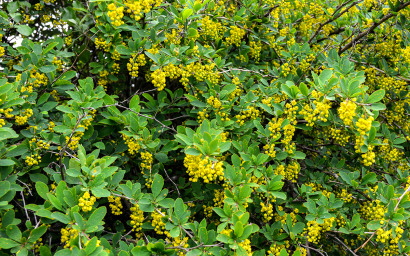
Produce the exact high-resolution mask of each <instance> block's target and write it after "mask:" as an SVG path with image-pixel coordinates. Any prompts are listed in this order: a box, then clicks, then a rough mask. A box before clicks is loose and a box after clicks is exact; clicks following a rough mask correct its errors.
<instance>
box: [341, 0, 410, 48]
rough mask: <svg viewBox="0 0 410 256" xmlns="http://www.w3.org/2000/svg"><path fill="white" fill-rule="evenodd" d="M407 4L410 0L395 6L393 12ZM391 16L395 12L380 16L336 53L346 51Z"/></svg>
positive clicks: (409, 3)
mask: <svg viewBox="0 0 410 256" xmlns="http://www.w3.org/2000/svg"><path fill="white" fill-rule="evenodd" d="M408 5H410V1H408V2H405V3H403V4H401V5H400V6H399V7H398V8H397V10H395V13H398V12H399V11H400V10H402V9H404V8H406V7H407V6H408ZM393 16H396V14H393V13H392V12H390V13H389V14H386V15H385V16H383V18H381V19H380V20H379V21H378V22H374V23H373V25H372V26H371V27H370V28H368V29H367V30H365V31H363V32H362V33H360V34H358V35H357V36H356V37H355V38H353V39H352V40H351V41H350V42H349V43H348V44H347V45H345V46H344V47H343V48H342V49H340V50H339V51H338V54H339V55H340V54H342V53H344V52H345V51H347V50H348V49H350V48H351V47H352V46H353V45H354V44H356V43H357V41H359V40H360V39H362V37H364V36H367V35H368V34H369V33H371V32H373V30H375V29H376V28H377V27H378V26H379V25H380V24H382V23H383V22H385V21H387V20H388V19H390V18H391V17H393Z"/></svg>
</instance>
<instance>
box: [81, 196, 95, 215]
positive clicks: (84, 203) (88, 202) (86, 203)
mask: <svg viewBox="0 0 410 256" xmlns="http://www.w3.org/2000/svg"><path fill="white" fill-rule="evenodd" d="M96 200H97V199H96V197H95V196H91V195H90V193H89V192H88V191H86V192H85V193H84V195H83V196H82V197H80V199H79V200H78V206H80V207H81V209H82V210H83V212H89V211H91V210H92V209H93V205H94V203H95V201H96Z"/></svg>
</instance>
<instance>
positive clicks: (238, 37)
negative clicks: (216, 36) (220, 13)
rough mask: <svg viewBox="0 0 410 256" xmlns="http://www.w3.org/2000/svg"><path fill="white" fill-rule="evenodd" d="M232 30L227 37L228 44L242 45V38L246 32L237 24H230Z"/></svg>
mask: <svg viewBox="0 0 410 256" xmlns="http://www.w3.org/2000/svg"><path fill="white" fill-rule="evenodd" d="M230 28H231V30H230V31H229V32H230V36H229V37H227V38H226V44H227V45H228V46H229V45H236V46H238V47H239V46H240V45H241V43H242V38H243V37H244V36H245V34H246V32H245V30H244V29H241V28H239V27H237V26H230Z"/></svg>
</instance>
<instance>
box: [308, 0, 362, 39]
mask: <svg viewBox="0 0 410 256" xmlns="http://www.w3.org/2000/svg"><path fill="white" fill-rule="evenodd" d="M351 1H352V0H349V1H347V2H346V3H344V4H342V5H341V6H339V7H337V8H336V10H335V13H336V12H337V11H339V10H340V9H341V8H343V7H344V6H346V5H347V4H348V3H350V2H351ZM361 1H362V0H359V1H356V2H353V3H352V4H351V5H350V6H349V7H347V8H346V9H344V10H343V11H341V12H339V13H338V14H337V15H336V16H334V17H333V18H331V19H329V20H327V21H326V22H324V23H321V24H320V25H319V27H318V29H317V30H316V32H315V33H314V34H313V35H312V37H311V38H310V39H309V41H308V44H312V41H313V39H315V37H316V36H317V35H318V34H319V32H320V31H321V30H322V28H323V27H324V26H326V25H327V24H329V23H331V22H333V21H335V20H336V19H338V18H339V17H340V16H342V15H343V14H345V13H346V12H347V11H349V9H350V8H352V7H353V6H355V5H356V4H358V3H360V2H361Z"/></svg>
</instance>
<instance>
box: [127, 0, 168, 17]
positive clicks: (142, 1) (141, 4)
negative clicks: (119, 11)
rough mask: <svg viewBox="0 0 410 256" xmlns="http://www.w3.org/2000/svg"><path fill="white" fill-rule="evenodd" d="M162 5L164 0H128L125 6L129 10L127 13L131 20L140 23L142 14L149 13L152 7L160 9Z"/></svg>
mask: <svg viewBox="0 0 410 256" xmlns="http://www.w3.org/2000/svg"><path fill="white" fill-rule="evenodd" d="M161 3H162V0H127V1H126V2H125V6H126V7H127V8H128V9H127V10H126V12H127V13H129V14H130V16H131V18H133V19H135V20H136V21H139V20H140V19H141V17H142V15H143V13H142V12H144V13H148V12H150V11H151V9H152V7H158V6H160V5H161Z"/></svg>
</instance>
